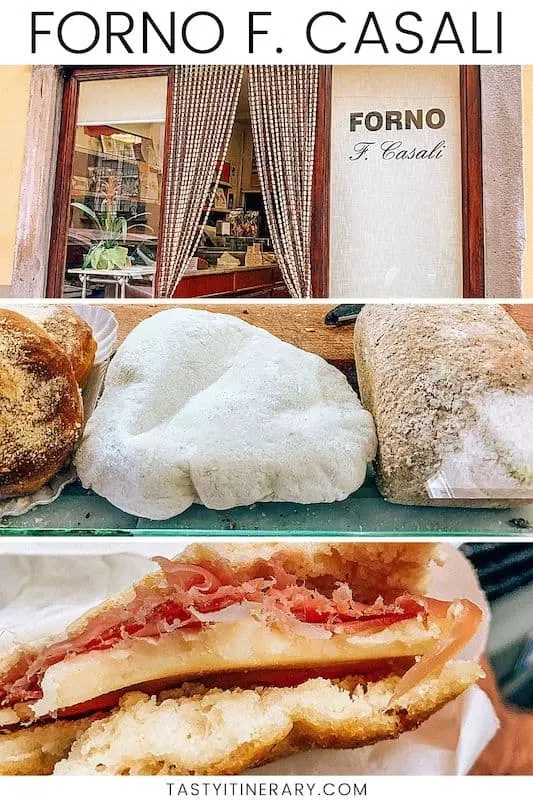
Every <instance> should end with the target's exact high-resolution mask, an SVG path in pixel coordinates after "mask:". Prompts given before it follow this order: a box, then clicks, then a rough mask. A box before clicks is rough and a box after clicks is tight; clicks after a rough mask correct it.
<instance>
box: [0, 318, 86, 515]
mask: <svg viewBox="0 0 533 800" xmlns="http://www.w3.org/2000/svg"><path fill="white" fill-rule="evenodd" d="M82 424H83V405H82V400H81V395H80V390H79V387H78V384H77V381H76V378H75V376H74V371H73V369H72V366H71V364H70V361H69V358H68V356H67V355H66V354H65V353H64V352H63V351H62V350H61V348H60V347H59V345H58V344H56V343H55V342H54V341H53V339H52V338H51V337H50V336H49V335H48V334H47V333H46V332H45V331H44V330H43V328H41V327H40V326H39V325H37V324H36V323H35V322H32V321H31V320H29V319H28V318H27V317H25V316H23V315H22V314H18V313H16V312H14V311H9V310H7V309H1V310H0V499H6V498H9V497H18V496H20V495H24V494H31V493H32V492H35V491H37V490H38V489H40V488H41V486H43V485H44V484H45V483H46V482H47V481H48V480H49V479H50V478H51V477H52V476H53V475H55V473H56V472H57V471H58V470H59V469H60V468H61V466H62V465H63V464H64V463H65V461H66V459H67V458H68V457H69V455H70V454H71V453H72V452H73V450H74V448H75V446H76V443H77V441H78V437H79V436H80V434H81V430H82Z"/></svg>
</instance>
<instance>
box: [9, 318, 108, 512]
mask: <svg viewBox="0 0 533 800" xmlns="http://www.w3.org/2000/svg"><path fill="white" fill-rule="evenodd" d="M69 307H70V308H72V309H73V310H74V311H76V313H77V314H79V315H80V317H83V318H84V319H85V320H86V322H88V323H89V325H90V326H91V328H92V331H93V336H94V338H95V340H96V344H97V348H96V355H95V359H94V364H93V367H92V369H91V372H90V373H89V377H88V379H87V383H86V384H85V387H84V389H83V393H82V397H83V412H84V418H85V421H87V420H88V419H89V417H90V416H91V414H92V413H93V411H94V409H95V406H96V403H97V401H98V398H99V396H100V392H101V391H102V386H103V383H104V378H105V374H106V371H107V367H108V365H109V361H110V359H111V356H112V355H113V353H114V352H115V349H116V346H117V333H118V322H117V319H116V317H115V315H114V314H112V313H111V311H108V310H107V309H106V308H99V307H98V306H91V305H72V304H70V303H69ZM20 311H21V313H22V314H23V313H24V305H23V304H21V306H20ZM75 480H76V470H75V468H74V464H73V463H72V461H71V460H70V459H69V460H68V462H67V463H66V464H65V465H64V466H63V467H62V468H61V469H60V470H59V472H57V473H56V474H55V475H54V477H53V478H51V480H49V481H48V483H47V484H45V485H44V486H43V487H42V488H41V489H39V491H37V492H34V493H33V494H31V495H24V496H23V497H14V498H12V499H10V500H2V501H0V516H2V517H19V516H21V514H25V513H26V512H27V511H30V510H31V509H32V508H35V507H36V506H42V505H48V504H49V503H53V501H54V500H56V499H57V498H58V497H59V495H60V494H61V492H62V491H63V489H64V488H65V486H68V484H69V483H73V482H74V481H75Z"/></svg>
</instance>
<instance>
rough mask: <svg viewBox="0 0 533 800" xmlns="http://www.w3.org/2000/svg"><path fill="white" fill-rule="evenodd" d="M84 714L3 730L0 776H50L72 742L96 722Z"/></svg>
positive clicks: (0, 732) (0, 741)
mask: <svg viewBox="0 0 533 800" xmlns="http://www.w3.org/2000/svg"><path fill="white" fill-rule="evenodd" d="M94 719H95V717H94V716H92V717H85V718H83V719H75V720H68V721H61V722H51V723H45V724H43V725H32V727H31V728H21V729H20V730H17V731H13V732H9V731H0V775H51V774H52V772H53V771H54V766H55V765H56V764H57V762H58V761H59V760H60V759H62V758H66V756H67V755H68V752H69V750H70V748H71V746H72V743H73V742H74V741H75V740H76V739H77V738H78V737H79V736H80V735H81V734H82V733H83V731H85V730H86V729H87V728H88V727H89V725H91V723H92V722H93V721H94Z"/></svg>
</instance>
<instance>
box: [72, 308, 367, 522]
mask: <svg viewBox="0 0 533 800" xmlns="http://www.w3.org/2000/svg"><path fill="white" fill-rule="evenodd" d="M375 448H376V438H375V430H374V424H373V422H372V418H371V416H370V414H369V413H368V412H367V411H365V410H364V409H363V408H362V407H361V404H360V403H359V400H358V398H357V396H356V394H355V392H353V391H352V389H351V388H350V386H349V384H348V382H347V380H346V378H345V377H344V376H343V375H342V374H341V373H340V372H339V371H338V370H336V369H335V368H334V367H332V366H330V365H329V364H327V363H326V362H325V361H324V360H323V359H321V358H319V357H318V356H316V355H313V354H310V353H306V352H303V351H302V350H299V349H298V348H296V347H293V346H292V345H289V344H286V343H285V342H282V341H280V340H279V339H277V338H276V337H274V336H272V335H271V334H269V333H267V332H266V331H264V330H262V329H259V328H256V327H253V326H251V325H248V324H247V323H245V322H243V321H241V320H239V319H236V318H235V317H232V316H230V315H225V314H214V313H210V312H206V311H196V310H189V309H171V310H168V311H163V312H160V313H158V314H155V315H154V316H153V317H151V318H150V319H147V320H145V321H143V322H141V324H140V325H138V326H137V328H135V330H134V331H133V332H132V333H131V334H130V335H129V336H128V337H127V338H126V340H125V341H124V342H123V344H122V345H121V347H120V348H119V350H118V351H117V354H116V355H115V358H114V359H113V361H112V363H111V365H110V367H109V370H108V373H107V376H106V382H105V388H104V392H103V395H102V398H101V400H100V402H99V404H98V407H97V409H96V411H95V413H94V414H93V415H92V417H91V419H90V420H89V422H88V424H87V427H86V429H85V433H84V437H83V441H82V444H81V446H80V449H79V451H78V453H77V457H76V466H77V470H78V474H79V476H80V479H81V481H82V483H83V485H84V486H85V487H90V488H92V489H93V490H94V491H95V492H96V493H97V494H100V495H102V496H104V497H106V498H107V499H108V500H110V501H111V502H112V503H113V504H114V505H116V506H118V507H119V508H121V509H123V510H124V511H127V512H129V513H132V514H138V515H140V516H143V517H150V518H152V519H166V518H169V517H172V516H174V515H176V514H180V513H181V512H183V511H184V510H185V509H186V508H188V507H189V506H190V505H191V504H192V503H195V502H196V503H202V504H203V505H205V506H207V507H209V508H215V509H225V508H232V507H235V506H241V505H248V504H251V503H254V502H256V501H288V502H295V503H324V502H332V501H334V500H341V499H344V498H345V497H347V496H348V495H349V494H350V493H351V492H353V491H355V490H356V489H357V488H358V487H359V486H360V485H361V484H362V482H363V480H364V478H365V473H366V466H367V462H368V461H370V460H371V459H372V458H373V456H374V454H375Z"/></svg>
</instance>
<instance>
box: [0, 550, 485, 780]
mask: <svg viewBox="0 0 533 800" xmlns="http://www.w3.org/2000/svg"><path fill="white" fill-rule="evenodd" d="M439 559H440V554H439V550H438V547H436V546H435V545H433V544H429V543H386V544H379V543H316V542H306V543H293V542H290V541H285V542H277V543H268V544H261V543H253V544H250V543H246V544H245V543H244V542H243V543H242V544H241V543H236V544H224V545H222V544H194V545H192V546H190V547H188V548H186V549H185V550H184V551H183V552H182V553H181V554H179V555H178V556H177V557H176V558H175V559H173V560H169V559H165V558H158V557H156V558H155V559H154V561H155V562H156V563H157V565H158V567H159V569H158V570H157V571H156V572H154V573H151V574H149V575H148V576H147V577H145V578H144V579H143V580H141V581H139V582H138V583H136V584H134V585H133V586H132V587H130V588H129V589H127V590H126V591H125V592H122V593H121V594H119V595H117V596H114V597H111V598H110V599H108V600H107V601H105V602H104V603H103V604H102V605H100V606H98V607H97V608H95V609H93V610H91V611H90V612H88V613H87V614H85V615H84V616H82V617H81V618H80V619H78V620H77V621H76V622H74V623H73V624H72V625H71V626H70V627H69V628H68V629H67V630H66V631H65V632H64V633H63V634H61V635H58V636H55V637H53V638H52V639H48V640H46V641H40V642H36V643H35V644H32V645H28V646H26V647H24V648H21V649H18V650H15V651H13V652H12V653H11V654H9V656H7V657H6V658H5V659H4V661H3V662H2V663H1V664H0V774H13V773H17V772H18V774H20V772H21V770H22V771H24V770H27V772H26V774H28V772H31V773H32V774H43V773H49V772H52V771H54V772H55V773H56V774H71V775H72V774H75V775H80V774H136V775H146V774H236V773H239V772H241V771H243V770H245V769H248V768H251V767H254V766H258V765H261V764H263V763H266V762H268V761H272V760H274V759H278V758H281V757H283V756H286V755H288V754H290V753H293V752H296V751H298V750H306V749H310V748H354V747H360V746H363V745H367V744H371V743H374V742H377V741H380V740H383V739H390V738H395V737H397V736H399V735H400V734H401V733H402V732H404V731H407V730H412V729H414V728H416V727H417V726H418V725H420V724H421V723H423V722H424V720H426V719H427V718H428V717H429V716H431V715H432V714H433V713H434V712H435V711H437V710H438V709H439V708H441V707H442V706H443V705H444V704H446V703H447V702H449V701H450V700H453V699H454V698H455V697H457V696H458V695H460V694H461V693H462V692H463V691H464V690H465V689H467V688H468V686H470V685H471V684H472V683H474V682H475V681H476V680H477V679H478V678H479V677H480V676H481V675H482V672H481V670H480V668H479V666H478V664H477V663H474V662H468V661H466V662H465V661H454V660H453V659H454V658H455V656H456V655H458V654H459V653H460V652H461V651H462V650H463V649H464V647H465V645H466V644H467V643H468V642H469V641H470V639H471V638H472V637H473V636H474V634H475V633H476V630H477V628H478V626H479V624H480V621H481V619H482V611H481V610H480V609H479V608H478V607H477V606H476V605H474V604H473V603H472V602H471V601H469V600H468V599H454V598H451V599H449V600H441V599H435V598H431V597H428V596H427V594H426V591H427V581H428V573H429V567H430V566H431V565H432V564H435V563H438V562H439Z"/></svg>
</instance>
